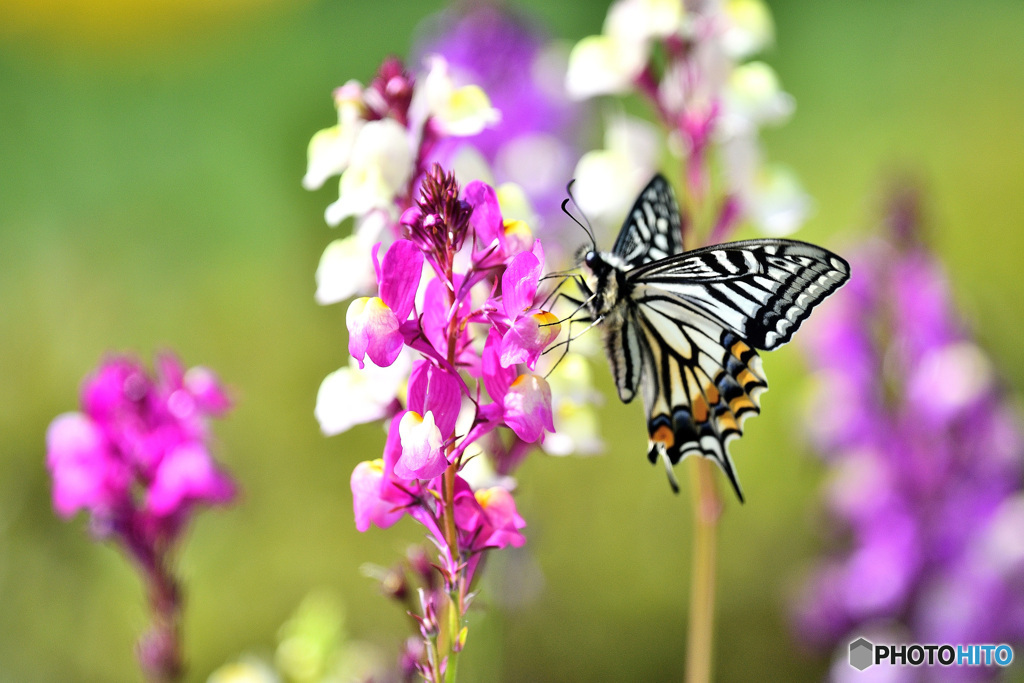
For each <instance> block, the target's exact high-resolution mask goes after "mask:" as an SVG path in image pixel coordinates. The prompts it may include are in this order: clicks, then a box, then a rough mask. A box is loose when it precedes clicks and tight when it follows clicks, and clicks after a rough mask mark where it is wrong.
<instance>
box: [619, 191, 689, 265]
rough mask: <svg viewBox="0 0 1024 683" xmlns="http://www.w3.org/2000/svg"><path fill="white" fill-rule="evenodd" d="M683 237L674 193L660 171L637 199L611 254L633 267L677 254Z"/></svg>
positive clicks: (680, 248) (680, 249) (681, 245)
mask: <svg viewBox="0 0 1024 683" xmlns="http://www.w3.org/2000/svg"><path fill="white" fill-rule="evenodd" d="M682 239H683V231H682V228H681V227H680V224H679V206H678V204H676V197H675V194H673V192H672V186H671V185H669V184H668V181H667V180H665V176H663V175H661V174H660V173H659V174H657V175H655V176H654V177H653V178H651V182H649V183H647V187H645V188H644V189H643V191H642V192H641V193H640V196H638V197H637V198H636V202H634V204H633V208H632V209H630V210H629V214H627V216H626V220H625V222H624V223H623V224H622V230H620V231H619V237H618V239H616V240H615V246H614V247H613V248H612V253H613V254H615V255H616V256H618V257H619V258H621V259H622V260H623V261H625V262H626V263H627V264H629V266H631V267H633V268H635V267H637V266H641V265H644V264H646V263H651V262H652V261H658V260H660V259H664V258H667V257H669V256H673V255H675V254H678V253H680V252H681V251H682V250H683V242H682Z"/></svg>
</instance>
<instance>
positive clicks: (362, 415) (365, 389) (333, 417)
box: [314, 350, 412, 436]
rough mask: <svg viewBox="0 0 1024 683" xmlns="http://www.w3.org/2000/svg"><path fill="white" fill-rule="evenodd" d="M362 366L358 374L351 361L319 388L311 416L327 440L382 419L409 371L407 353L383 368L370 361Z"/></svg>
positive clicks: (356, 367)
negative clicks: (360, 425) (314, 418)
mask: <svg viewBox="0 0 1024 683" xmlns="http://www.w3.org/2000/svg"><path fill="white" fill-rule="evenodd" d="M363 362H364V363H365V367H364V368H363V369H361V370H360V369H359V367H358V366H357V365H356V363H355V361H354V360H352V359H350V360H349V364H348V366H347V367H344V368H341V369H340V370H335V371H334V372H332V373H331V374H329V375H327V377H325V378H324V381H323V382H322V383H321V384H320V390H319V391H318V392H317V395H316V409H315V411H314V414H315V415H316V419H317V422H319V423H320V430H321V431H322V432H323V433H324V434H325V435H326V436H334V435H335V434H341V433H342V432H345V431H348V430H349V429H351V428H352V427H355V426H356V425H359V424H365V423H367V422H373V421H374V420H379V419H381V418H383V417H385V416H386V415H387V410H388V407H389V406H390V405H391V404H392V402H393V401H394V400H395V399H396V398H397V397H398V394H399V391H400V390H401V389H402V387H403V385H404V383H405V381H406V380H407V379H408V377H409V373H410V371H411V370H412V359H411V356H410V355H409V352H408V350H403V351H402V353H401V354H400V355H399V356H398V359H397V360H396V361H395V362H394V363H392V364H391V365H389V366H388V367H386V368H381V367H378V366H376V365H374V364H373V362H372V361H370V359H369V358H367V359H365V360H364V361H363Z"/></svg>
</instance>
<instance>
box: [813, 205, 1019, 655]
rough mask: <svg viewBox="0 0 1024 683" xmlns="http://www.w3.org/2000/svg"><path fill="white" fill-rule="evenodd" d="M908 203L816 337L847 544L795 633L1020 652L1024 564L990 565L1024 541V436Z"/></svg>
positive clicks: (867, 253)
mask: <svg viewBox="0 0 1024 683" xmlns="http://www.w3.org/2000/svg"><path fill="white" fill-rule="evenodd" d="M897 199H898V201H897V202H895V203H894V208H893V210H892V211H891V213H890V218H889V234H888V235H887V238H888V240H887V241H878V242H874V243H872V244H870V245H869V246H868V247H867V248H865V250H864V253H863V254H862V255H861V258H860V259H857V260H856V263H855V265H854V268H853V273H854V275H853V278H852V280H851V282H850V286H849V287H847V288H845V289H844V290H843V291H842V292H840V293H839V294H838V295H837V296H836V297H835V298H834V301H833V302H830V304H831V305H830V306H827V307H824V308H825V310H823V311H822V315H819V316H818V317H817V319H816V320H814V321H812V324H811V327H810V329H809V330H808V332H809V333H808V334H807V335H805V337H804V340H805V341H808V342H810V346H809V351H810V355H811V357H812V359H813V361H814V364H815V366H816V368H817V371H818V373H819V375H820V381H819V386H820V387H821V391H822V392H823V393H822V397H821V400H820V401H818V402H816V405H820V406H825V408H824V410H818V411H817V414H816V416H815V418H814V419H813V420H811V422H812V430H813V432H814V436H815V440H816V442H817V445H818V448H819V450H820V451H821V452H822V457H823V458H825V459H826V460H827V461H828V462H829V463H830V467H831V468H832V470H833V476H832V477H831V478H830V479H831V481H830V484H829V487H828V490H827V492H826V493H827V495H826V502H827V503H828V506H829V509H830V512H831V514H832V517H833V519H834V521H835V522H836V523H837V525H838V526H840V527H841V528H842V529H843V531H844V532H845V533H844V535H843V537H844V538H846V539H848V544H846V545H845V546H844V547H843V548H841V549H838V550H837V551H836V552H835V553H833V554H832V555H831V556H830V557H829V558H828V559H827V560H825V562H824V563H823V565H822V567H820V568H819V569H818V571H817V572H816V573H815V575H814V576H813V577H812V579H811V581H810V582H809V583H808V585H807V586H806V590H805V595H804V597H803V599H802V601H801V603H800V605H799V606H798V608H797V622H798V629H799V631H800V633H801V634H802V636H803V638H804V639H805V640H807V641H808V642H810V643H812V644H815V645H818V646H823V647H829V646H833V645H835V644H836V643H842V642H847V640H848V639H852V637H855V634H860V633H862V632H864V631H865V629H867V628H869V627H870V625H871V624H876V623H883V622H885V623H891V624H898V625H900V626H901V627H902V628H904V629H906V631H907V632H908V636H907V639H908V640H910V641H915V642H940V643H941V642H951V643H958V642H959V643H970V642H1007V643H1021V642H1024V619H1021V618H1020V616H1021V615H1024V564H1022V563H1021V562H1020V561H1019V560H1018V559H1017V558H1024V550H1021V551H1015V550H1009V551H1008V552H1003V551H1001V550H1000V551H996V553H995V554H993V549H994V548H1007V549H1009V548H1011V547H1012V546H1011V545H1010V544H1008V543H1007V539H1008V538H1009V537H1011V536H1019V529H1020V528H1019V526H1018V527H1015V531H1014V532H1012V533H1010V534H1007V533H1006V529H1007V528H1008V523H1007V522H1006V521H1005V520H1010V519H1014V520H1017V521H1019V520H1020V519H1022V518H1024V517H1022V516H1021V515H1019V514H1018V512H1015V511H1019V510H1020V509H1021V507H1020V501H1021V500H1022V499H1024V491H1022V487H1021V474H1022V459H1021V456H1022V454H1024V443H1022V435H1021V430H1020V425H1019V424H1018V422H1017V420H1016V419H1015V418H1014V417H1012V416H1011V415H1012V413H1011V411H1010V410H1009V409H1008V406H1007V402H1006V398H1005V396H1004V395H1003V394H1002V392H1001V391H1000V389H999V385H998V382H997V381H996V378H995V371H994V369H993V367H992V364H991V362H990V361H989V360H988V359H987V358H986V356H985V354H984V353H983V352H982V351H981V349H980V348H979V347H978V346H977V345H976V344H975V343H974V342H973V341H971V339H970V337H969V335H968V333H967V332H966V330H965V326H964V325H963V323H962V322H961V321H960V320H959V317H958V315H957V313H956V310H955V308H954V307H953V304H952V301H951V299H950V295H949V291H948V285H947V279H946V277H945V276H944V275H943V273H942V269H941V267H940V266H939V264H938V263H937V262H936V260H935V259H934V257H932V256H931V255H930V254H929V253H928V251H927V250H926V249H925V247H924V246H923V245H922V244H921V243H920V242H919V240H918V237H917V230H918V227H917V225H916V223H913V221H912V220H911V221H910V222H909V223H908V215H909V216H910V218H911V219H913V218H915V217H916V216H918V215H919V214H920V212H919V211H916V210H915V211H911V212H909V214H908V212H907V211H906V208H907V207H906V205H905V202H906V201H907V199H908V197H907V195H906V194H901V195H900V196H899V197H898V198H897ZM858 266H859V267H858ZM995 538H1000V539H1001V540H1000V541H998V542H993V541H992V539H995ZM1017 545H1021V547H1022V548H1024V544H1017ZM1000 555H1001V556H1002V557H1006V558H1011V557H1012V558H1014V559H1012V560H996V559H994V558H995V557H996V556H1000Z"/></svg>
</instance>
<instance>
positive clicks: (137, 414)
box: [46, 354, 235, 680]
mask: <svg viewBox="0 0 1024 683" xmlns="http://www.w3.org/2000/svg"><path fill="white" fill-rule="evenodd" d="M81 403H82V411H83V412H81V413H65V414H64V415H60V416H58V417H57V418H55V419H54V420H53V422H52V423H51V424H50V427H49V429H48V430H47V433H46V465H47V468H48V469H49V470H50V474H51V476H52V477H53V505H54V508H55V509H56V511H57V513H58V514H59V515H61V516H62V517H65V518H70V517H71V516H73V515H74V514H75V513H76V512H78V511H79V510H86V511H88V512H89V515H90V519H91V522H92V525H91V528H92V530H93V532H94V533H95V534H97V535H98V536H101V537H103V538H108V539H111V540H113V541H114V542H115V543H117V544H118V545H120V546H121V547H122V549H123V550H124V551H125V552H126V553H127V555H128V556H129V557H130V558H131V559H132V560H133V561H134V563H135V565H136V567H137V569H138V570H139V572H140V573H141V574H142V576H143V579H144V580H145V582H146V585H147V594H148V595H149V599H150V606H151V609H152V611H153V620H154V625H153V627H152V629H151V630H150V632H149V633H147V634H146V635H144V636H143V638H142V639H141V640H140V643H139V648H138V651H139V658H140V661H141V663H142V666H143V668H144V669H145V671H146V673H147V677H149V678H153V679H154V680H172V679H176V678H178V677H179V676H180V674H181V671H182V654H181V644H180V642H181V640H180V633H179V625H180V623H181V615H180V611H181V605H182V593H181V588H180V586H179V585H178V582H177V580H176V579H175V577H174V576H173V575H172V574H171V573H170V572H171V567H172V566H173V561H172V556H173V552H174V551H175V549H176V547H177V545H178V542H179V541H180V537H181V534H182V532H183V531H184V529H185V527H186V525H187V523H188V521H189V519H190V518H191V515H192V513H193V511H194V510H195V509H196V508H197V507H198V506H200V505H223V504H226V503H229V502H231V501H232V500H233V499H234V497H235V485H234V483H233V482H232V480H231V478H230V477H228V475H227V474H225V473H224V472H223V471H221V470H220V468H219V467H218V466H217V464H216V463H215V462H214V460H213V457H212V456H211V455H210V451H209V448H208V446H207V440H208V433H207V426H206V420H207V418H208V417H214V416H220V415H223V414H224V413H225V412H226V411H227V409H228V408H229V407H230V402H229V400H228V398H227V394H226V393H225V391H224V389H223V388H222V387H221V385H220V382H219V381H218V380H217V377H216V376H215V375H214V374H213V373H212V372H211V371H210V370H207V369H205V368H193V369H191V370H189V371H188V372H185V370H184V368H183V367H182V365H181V363H180V362H179V361H178V360H177V359H176V358H175V357H174V356H172V355H170V354H165V355H162V356H160V357H159V358H158V359H157V362H156V376H155V377H151V376H150V375H149V374H147V372H146V370H145V368H143V367H142V366H141V365H140V364H139V363H138V362H137V361H135V360H134V359H131V358H126V357H114V358H111V359H109V360H107V361H105V362H104V363H103V364H102V365H101V366H100V368H99V369H98V370H97V371H96V372H95V373H94V374H93V375H91V376H90V377H88V378H87V379H86V381H85V384H84V386H83V387H82V399H81Z"/></svg>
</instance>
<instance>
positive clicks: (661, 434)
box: [651, 425, 676, 448]
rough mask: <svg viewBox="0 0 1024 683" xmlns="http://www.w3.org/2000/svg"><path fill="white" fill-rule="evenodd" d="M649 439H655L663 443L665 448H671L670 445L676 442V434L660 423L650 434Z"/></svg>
mask: <svg viewBox="0 0 1024 683" xmlns="http://www.w3.org/2000/svg"><path fill="white" fill-rule="evenodd" d="M651 441H657V442H658V443H660V444H662V445H664V446H665V448H672V445H673V444H675V442H676V435H675V434H674V433H673V432H672V430H671V429H669V427H668V425H661V426H660V427H658V428H657V429H656V430H654V433H653V434H651Z"/></svg>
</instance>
